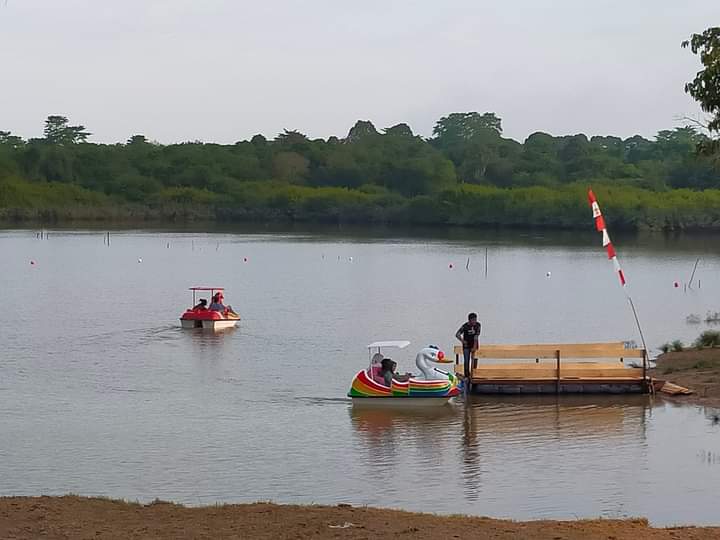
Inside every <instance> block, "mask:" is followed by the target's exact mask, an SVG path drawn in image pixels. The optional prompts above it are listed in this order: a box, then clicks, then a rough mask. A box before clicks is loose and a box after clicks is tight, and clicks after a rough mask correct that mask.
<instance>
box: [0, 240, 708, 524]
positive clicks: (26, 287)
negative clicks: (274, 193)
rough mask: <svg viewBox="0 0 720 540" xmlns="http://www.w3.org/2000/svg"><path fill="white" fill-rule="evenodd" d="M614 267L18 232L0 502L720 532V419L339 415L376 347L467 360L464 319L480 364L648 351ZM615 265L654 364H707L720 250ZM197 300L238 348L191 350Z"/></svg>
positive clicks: (523, 404)
mask: <svg viewBox="0 0 720 540" xmlns="http://www.w3.org/2000/svg"><path fill="white" fill-rule="evenodd" d="M598 244H599V242H598V238H597V235H579V236H578V235H557V234H555V235H550V234H544V235H533V234H529V235H528V234H520V233H513V234H508V235H505V236H502V237H500V236H497V235H493V234H489V233H477V232H474V231H464V232H456V233H454V234H452V235H448V236H445V237H442V236H440V237H438V236H435V237H425V238H415V239H408V238H387V237H384V238H380V237H375V236H373V235H372V234H355V233H352V234H349V233H342V232H341V233H339V234H338V233H334V234H325V233H319V234H318V233H316V234H277V233H273V234H237V233H232V232H222V233H177V232H145V231H128V232H117V233H113V234H111V245H110V246H109V247H107V246H105V245H104V244H103V236H102V234H101V233H97V232H78V231H53V232H51V234H50V238H49V239H47V240H39V239H37V238H36V236H35V232H32V231H0V283H1V284H2V292H3V295H2V296H3V301H4V305H5V309H4V310H2V312H1V313H0V343H2V348H1V349H0V495H36V494H62V493H67V492H76V493H81V494H84V495H106V496H111V497H123V498H128V499H133V500H135V499H139V500H142V501H145V500H150V499H153V498H155V497H159V498H162V499H170V500H174V501H179V502H183V503H187V504H210V503H214V502H217V501H231V502H239V501H254V500H259V499H272V500H275V501H279V502H304V503H310V502H315V503H338V502H349V503H354V504H371V505H378V506H391V507H401V508H406V509H411V510H422V511H429V512H441V513H457V512H462V513H470V514H480V515H490V516H497V517H511V518H516V519H534V518H575V517H592V516H606V517H619V516H627V515H642V516H647V517H649V518H650V520H651V521H652V522H653V523H655V524H660V525H664V524H673V523H695V524H702V523H712V524H720V514H719V513H718V510H717V509H718V507H719V505H720V489H719V488H718V486H720V425H718V422H717V420H716V418H715V416H714V415H715V414H716V412H715V411H710V410H705V409H703V408H699V407H692V406H677V405H673V404H668V403H666V402H663V401H662V400H655V401H652V400H651V399H650V398H647V397H642V396H625V397H617V396H616V397H610V396H590V397H588V396H586V397H571V396H566V397H562V398H560V399H557V398H555V397H554V396H549V397H543V398H537V397H536V398H532V397H524V398H512V397H505V398H500V397H497V398H487V397H486V398H482V399H481V398H476V399H473V400H472V401H470V402H468V403H464V402H462V401H460V402H458V403H456V404H455V405H454V406H452V407H447V408H446V409H444V410H441V411H435V412H423V413H419V412H417V413H411V414H410V413H402V412H387V411H358V410H354V409H353V408H352V407H351V406H350V404H349V402H348V400H347V399H346V398H345V394H346V392H347V389H348V385H349V383H350V381H351V379H352V376H353V375H354V373H355V371H356V370H357V369H359V368H360V367H362V366H363V365H364V364H365V362H366V358H367V354H366V351H365V348H364V346H365V344H366V343H368V342H370V341H373V340H376V339H402V338H405V339H409V340H411V341H412V342H413V345H412V346H411V348H410V349H419V348H421V347H423V346H424V345H426V344H428V343H435V344H438V345H440V346H442V347H443V348H445V349H446V350H449V349H450V347H451V346H452V345H453V334H454V332H455V330H456V328H457V327H458V326H459V324H460V323H461V322H462V321H463V319H464V317H465V315H466V314H467V312H468V311H470V310H476V311H478V312H479V314H480V319H481V321H482V323H483V339H484V340H485V341H486V342H513V343H522V342H552V341H601V340H636V341H639V337H638V335H637V332H636V330H635V328H634V323H633V319H632V315H631V313H630V311H629V309H628V306H627V303H626V300H625V297H624V295H623V293H622V291H621V290H620V288H619V286H618V285H617V283H616V277H615V275H614V274H613V271H612V266H611V265H610V263H609V262H608V261H607V260H606V259H605V257H604V255H603V251H602V249H601V248H600V247H599V246H598ZM486 248H487V249H488V275H487V277H485V271H484V266H485V262H484V259H485V249H486ZM618 249H619V255H620V257H621V260H622V262H623V264H624V268H625V271H626V273H627V275H628V279H629V281H630V284H631V287H632V293H633V297H634V299H635V302H636V305H637V307H638V310H639V314H640V317H641V320H642V322H643V326H644V331H645V335H646V339H647V341H648V346H650V347H652V348H655V347H657V346H658V345H660V344H661V343H663V342H665V341H668V340H672V339H676V338H678V339H682V340H684V341H685V342H688V341H691V340H692V339H694V338H695V337H696V336H697V334H698V333H699V332H700V331H701V330H702V329H704V328H707V325H705V324H700V325H689V324H687V323H686V322H685V318H686V316H687V315H689V314H693V313H695V314H699V315H701V316H703V317H704V316H705V313H706V312H707V311H708V310H711V311H720V295H719V294H718V293H719V292H720V280H719V279H718V273H717V268H718V265H719V264H720V238H712V237H700V238H697V237H696V238H692V239H686V238H675V239H666V238H644V239H643V238H637V239H627V240H625V241H624V242H618ZM698 257H700V258H701V262H700V264H699V266H698V270H697V273H696V276H695V281H698V280H699V281H700V287H699V288H698V286H697V285H696V286H695V287H694V288H693V289H692V290H688V291H685V290H684V287H683V285H682V284H683V283H684V282H687V281H688V280H689V277H690V273H691V271H692V267H693V264H694V262H695V260H696V259H697V258H698ZM140 258H141V259H142V262H138V260H139V259H140ZM245 259H247V261H246V262H245ZM468 259H469V269H468V270H466V265H468ZM31 260H32V261H35V263H36V264H34V265H31V264H30V261H31ZM451 264H452V265H453V268H450V267H449V266H450V265H451ZM547 272H551V277H549V278H548V277H547ZM674 281H678V282H680V283H681V285H680V287H678V288H675V287H673V282H674ZM191 285H216V286H218V285H222V286H225V287H227V289H228V291H227V294H226V301H227V302H228V303H230V304H232V305H233V306H234V307H235V309H236V310H237V311H239V312H240V313H241V315H242V317H243V320H242V325H241V327H240V328H239V329H237V330H235V331H231V332H227V333H225V334H220V335H210V334H207V333H203V332H197V331H181V330H180V328H179V323H178V320H177V317H178V316H179V314H180V313H181V312H182V310H183V309H184V308H185V307H187V305H188V304H189V302H190V300H191V298H190V294H189V293H188V292H187V287H189V286H191ZM414 352H415V351H414V350H408V352H407V353H403V354H399V355H396V359H398V360H399V364H400V368H401V369H412V368H413V367H414V365H413V360H412V359H413V355H414Z"/></svg>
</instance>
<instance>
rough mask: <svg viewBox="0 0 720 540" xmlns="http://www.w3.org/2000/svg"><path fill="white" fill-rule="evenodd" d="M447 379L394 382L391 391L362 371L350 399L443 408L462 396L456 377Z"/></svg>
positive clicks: (372, 403) (355, 382) (365, 403)
mask: <svg viewBox="0 0 720 540" xmlns="http://www.w3.org/2000/svg"><path fill="white" fill-rule="evenodd" d="M448 377H449V379H447V380H438V381H426V380H422V379H410V380H409V381H406V382H400V381H393V382H392V386H391V387H390V388H388V387H387V386H385V385H384V384H379V383H377V382H375V381H374V380H372V379H371V378H370V377H369V376H368V374H367V371H364V370H363V371H360V372H358V374H357V375H355V378H354V379H353V382H352V386H351V387H350V392H348V397H351V398H352V400H353V405H359V404H362V405H383V404H385V405H430V404H432V405H444V404H446V403H447V402H448V401H449V400H450V398H452V397H455V396H457V395H458V394H459V393H460V390H459V389H458V387H457V379H456V378H455V376H454V375H452V374H449V375H448Z"/></svg>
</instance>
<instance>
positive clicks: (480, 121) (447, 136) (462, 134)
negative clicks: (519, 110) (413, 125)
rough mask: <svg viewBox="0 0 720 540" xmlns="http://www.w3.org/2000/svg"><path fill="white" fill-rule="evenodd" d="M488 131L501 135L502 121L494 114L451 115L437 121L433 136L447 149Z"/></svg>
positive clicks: (469, 113)
mask: <svg viewBox="0 0 720 540" xmlns="http://www.w3.org/2000/svg"><path fill="white" fill-rule="evenodd" d="M488 130H489V131H494V132H495V133H496V134H497V135H501V134H502V121H501V120H500V118H498V117H497V116H495V113H485V114H482V115H481V114H479V113H477V112H467V113H452V114H449V115H447V116H443V117H442V118H440V120H438V121H437V123H436V124H435V127H434V128H433V135H434V136H435V139H436V140H437V141H438V143H439V144H440V146H442V147H447V146H448V145H452V144H456V143H458V142H461V141H471V140H472V139H474V138H475V137H476V136H478V135H481V134H483V133H485V132H487V131H488Z"/></svg>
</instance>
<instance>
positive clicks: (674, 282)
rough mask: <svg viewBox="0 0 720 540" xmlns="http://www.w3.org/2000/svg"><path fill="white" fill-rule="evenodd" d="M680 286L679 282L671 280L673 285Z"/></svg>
mask: <svg viewBox="0 0 720 540" xmlns="http://www.w3.org/2000/svg"><path fill="white" fill-rule="evenodd" d="M679 286H680V284H679V283H678V282H677V281H673V287H675V288H676V289H677V288H678V287H679Z"/></svg>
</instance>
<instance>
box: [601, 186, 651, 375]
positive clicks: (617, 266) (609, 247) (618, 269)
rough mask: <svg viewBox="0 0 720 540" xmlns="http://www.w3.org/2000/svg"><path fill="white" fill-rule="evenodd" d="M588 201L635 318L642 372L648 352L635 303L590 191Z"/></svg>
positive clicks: (603, 220)
mask: <svg viewBox="0 0 720 540" xmlns="http://www.w3.org/2000/svg"><path fill="white" fill-rule="evenodd" d="M588 201H589V202H590V208H592V213H593V218H594V219H595V228H596V229H597V231H598V232H599V233H602V245H603V247H604V248H605V249H606V250H607V256H608V259H610V260H611V261H612V263H613V266H614V267H615V272H616V273H617V275H618V278H619V279H620V285H621V286H622V288H623V292H625V296H626V297H627V299H628V302H629V303H630V308H631V309H632V313H633V317H634V318H635V324H636V325H637V329H638V332H639V333H640V341H642V345H643V349H644V350H645V355H644V356H643V371H645V369H646V358H647V350H648V348H647V343H645V335H644V334H643V331H642V326H641V325H640V319H639V317H638V314H637V310H636V309H635V303H634V302H633V299H632V296H630V293H629V291H628V287H627V282H626V280H625V273H624V272H623V270H622V268H621V267H620V262H619V261H618V258H617V253H615V247H614V246H613V243H612V242H611V240H610V235H609V234H608V232H607V227H606V226H605V218H604V217H603V215H602V212H601V211H600V206H599V205H598V202H597V198H596V197H595V194H594V193H593V191H592V189H589V190H588Z"/></svg>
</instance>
